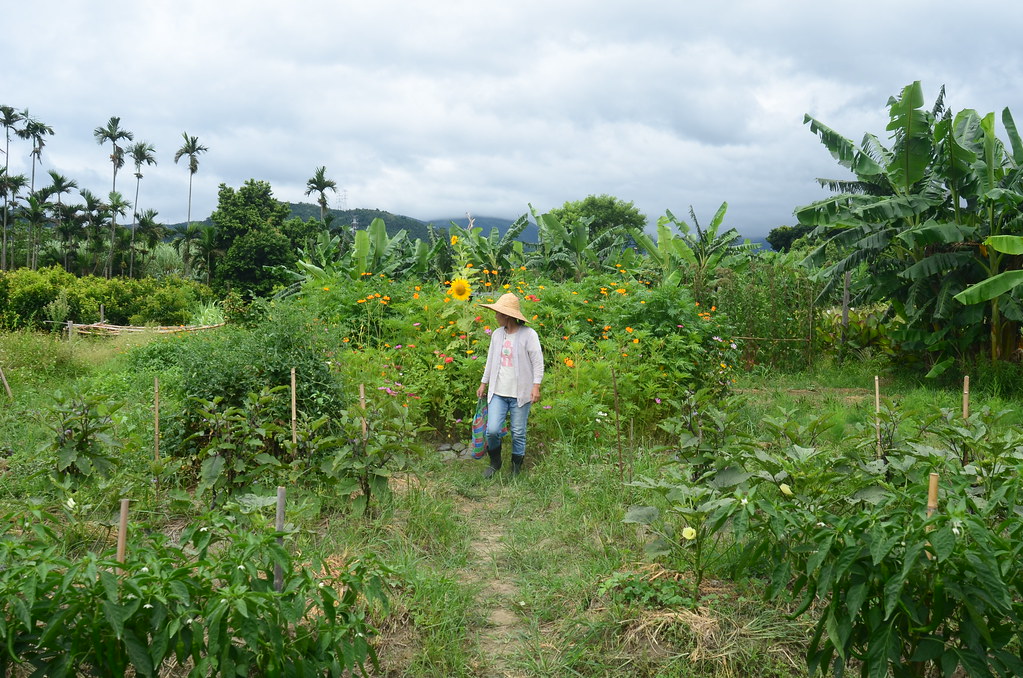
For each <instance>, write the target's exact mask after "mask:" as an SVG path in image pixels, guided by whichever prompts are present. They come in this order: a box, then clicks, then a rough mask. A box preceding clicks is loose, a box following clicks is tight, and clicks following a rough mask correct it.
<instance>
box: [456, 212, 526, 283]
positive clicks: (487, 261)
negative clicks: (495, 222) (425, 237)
mask: <svg viewBox="0 0 1023 678" xmlns="http://www.w3.org/2000/svg"><path fill="white" fill-rule="evenodd" d="M528 225H529V219H528V218H527V217H526V215H525V214H523V215H522V216H521V217H519V218H518V219H516V220H515V221H514V222H513V223H512V224H511V225H510V226H509V227H508V229H507V230H506V231H505V232H504V235H501V232H500V231H499V230H498V229H497V228H496V227H495V228H491V229H490V235H488V236H483V235H482V233H483V229H482V228H480V227H478V226H473V225H472V221H471V220H470V222H469V226H467V227H465V228H463V227H461V226H459V225H458V224H456V223H455V222H453V221H452V222H451V228H450V233H451V234H452V235H453V236H455V237H456V238H458V240H459V242H460V245H461V247H460V248H459V249H460V251H461V252H462V253H463V257H464V258H465V259H467V261H461V262H459V266H458V267H459V268H460V267H461V266H463V265H465V264H468V263H471V264H472V265H474V266H478V267H481V268H486V269H489V270H497V271H507V270H508V269H510V268H512V267H514V266H518V265H520V264H521V263H522V261H523V248H522V243H521V242H520V241H519V240H517V238H518V237H519V235H520V234H521V233H522V231H524V230H525V228H526V226H528Z"/></svg>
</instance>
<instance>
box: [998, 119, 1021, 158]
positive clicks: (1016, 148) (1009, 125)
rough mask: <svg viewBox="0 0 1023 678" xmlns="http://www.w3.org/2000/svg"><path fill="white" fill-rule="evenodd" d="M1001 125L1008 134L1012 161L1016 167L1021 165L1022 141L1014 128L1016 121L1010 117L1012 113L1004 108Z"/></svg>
mask: <svg viewBox="0 0 1023 678" xmlns="http://www.w3.org/2000/svg"><path fill="white" fill-rule="evenodd" d="M1002 125H1003V126H1004V127H1005V132H1006V133H1007V134H1008V135H1009V143H1010V144H1011V145H1012V161H1013V162H1014V163H1015V164H1016V167H1017V168H1018V167H1023V141H1020V138H1019V132H1018V131H1017V130H1016V123H1015V121H1014V120H1013V119H1012V113H1010V112H1009V109H1008V108H1006V109H1004V110H1003V111H1002Z"/></svg>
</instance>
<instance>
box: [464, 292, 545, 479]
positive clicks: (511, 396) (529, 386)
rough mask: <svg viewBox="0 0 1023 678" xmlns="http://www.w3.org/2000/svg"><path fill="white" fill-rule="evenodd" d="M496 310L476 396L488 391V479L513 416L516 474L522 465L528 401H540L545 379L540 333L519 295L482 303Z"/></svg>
mask: <svg viewBox="0 0 1023 678" xmlns="http://www.w3.org/2000/svg"><path fill="white" fill-rule="evenodd" d="M480 306H483V307H485V308H489V309H492V310H493V311H494V313H496V314H497V324H498V325H499V327H498V328H497V329H496V330H494V332H493V334H491V335H490V350H489V351H488V352H487V365H486V367H485V368H484V369H483V380H482V382H481V383H480V387H479V388H478V389H476V397H477V398H482V397H483V395H484V394H486V396H487V402H488V408H489V411H488V418H487V453H488V454H489V455H490V466H488V467H487V469H486V470H485V471H483V477H484V478H490V477H491V476H493V475H494V474H495V473H497V471H498V470H500V468H501V429H502V428H504V420H505V417H508V416H509V415H510V417H509V418H510V419H511V425H510V428H511V440H512V455H511V461H512V475H513V476H516V475H518V474H519V472H520V471H521V470H522V462H523V460H524V459H525V456H526V421H527V420H528V419H529V408H530V406H531V405H532V404H533V403H535V402H537V401H538V400H540V382H541V381H543V351H542V350H541V349H540V338H539V337H538V336H537V334H536V331H535V330H534V329H533V328H531V327H526V317H525V316H524V315H522V311H521V310H519V298H518V297H517V296H515V295H514V294H511V293H508V294H504V295H502V296H501V298H500V299H498V300H497V301H496V302H495V303H493V304H480Z"/></svg>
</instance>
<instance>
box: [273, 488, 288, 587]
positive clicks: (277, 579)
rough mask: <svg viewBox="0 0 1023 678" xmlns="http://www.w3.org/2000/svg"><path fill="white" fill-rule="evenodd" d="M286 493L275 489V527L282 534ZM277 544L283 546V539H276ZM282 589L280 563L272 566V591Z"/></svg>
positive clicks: (282, 574)
mask: <svg viewBox="0 0 1023 678" xmlns="http://www.w3.org/2000/svg"><path fill="white" fill-rule="evenodd" d="M286 492H287V491H286V490H285V489H284V488H283V487H281V486H278V487H277V522H276V524H275V527H276V529H277V531H278V532H284V500H285V495H286ZM277 543H278V544H281V545H283V544H284V537H277ZM283 588H284V569H283V568H282V567H281V564H280V563H277V564H276V565H274V591H277V593H280V592H281V589H283Z"/></svg>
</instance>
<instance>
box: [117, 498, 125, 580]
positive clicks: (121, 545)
mask: <svg viewBox="0 0 1023 678" xmlns="http://www.w3.org/2000/svg"><path fill="white" fill-rule="evenodd" d="M127 544H128V500H127V499H122V500H121V521H120V523H119V524H118V526H117V562H119V563H123V562H124V554H125V551H126V550H127ZM121 572H124V570H123V569H121Z"/></svg>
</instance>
